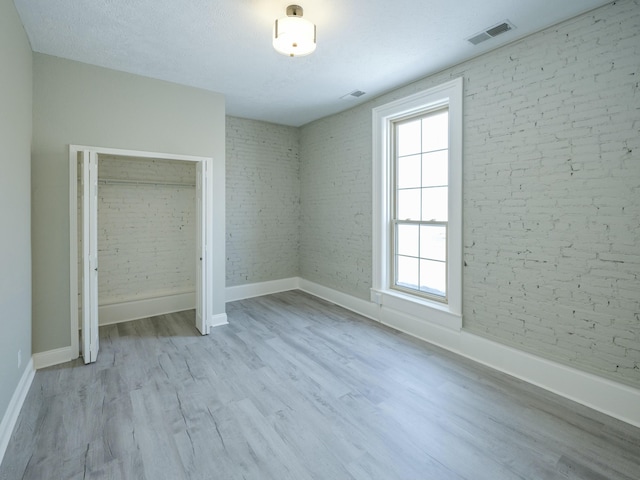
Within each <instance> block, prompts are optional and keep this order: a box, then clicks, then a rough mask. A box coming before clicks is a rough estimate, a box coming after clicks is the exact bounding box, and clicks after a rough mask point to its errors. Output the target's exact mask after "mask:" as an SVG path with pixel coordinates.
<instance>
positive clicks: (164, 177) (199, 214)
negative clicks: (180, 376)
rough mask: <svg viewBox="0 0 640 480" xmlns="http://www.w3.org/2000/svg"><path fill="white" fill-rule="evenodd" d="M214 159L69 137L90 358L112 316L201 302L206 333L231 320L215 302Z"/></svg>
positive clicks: (76, 301) (75, 316)
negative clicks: (76, 142) (73, 141)
mask: <svg viewBox="0 0 640 480" xmlns="http://www.w3.org/2000/svg"><path fill="white" fill-rule="evenodd" d="M211 162H212V159H210V158H206V157H193V156H185V155H172V154H158V153H151V152H134V151H124V150H115V149H103V148H94V147H81V146H73V145H72V146H71V147H70V174H71V175H70V204H71V205H70V214H71V216H70V220H71V222H70V223H71V225H70V233H71V242H70V243H71V252H70V254H71V259H70V266H71V285H70V290H71V308H70V310H71V338H72V350H73V352H74V353H75V352H77V354H76V355H75V356H76V357H77V356H79V354H80V353H82V356H83V358H84V361H85V363H90V362H93V361H95V360H96V358H97V354H98V350H99V337H98V329H99V327H100V326H103V325H109V324H113V323H119V322H125V321H130V320H137V319H141V318H147V317H151V316H156V315H161V314H167V313H174V312H179V311H184V310H192V309H195V312H196V313H195V319H194V322H195V326H196V328H197V329H198V330H199V331H200V333H202V334H203V335H206V334H208V333H209V329H210V328H211V326H213V325H214V324H215V325H220V324H224V323H226V315H222V316H221V315H215V317H216V318H215V319H214V318H213V317H214V316H213V315H212V313H213V312H212V307H211V304H212V289H213V287H214V283H213V280H212V277H213V268H212V267H213V261H212V260H213V255H212V254H211V253H212V250H213V249H212V248H210V247H209V245H210V244H211V243H212V240H211V239H212V233H213V228H212V227H213V218H212V215H211V213H212V212H213V211H214V209H213V208H212V197H213V195H212V193H213V192H212V186H213V183H212V178H211V177H212V175H211V174H209V172H211V170H212V168H211ZM74 187H75V188H74ZM74 220H75V221H74ZM223 255H224V253H223ZM222 288H224V286H222ZM74 339H75V342H74ZM74 343H75V344H74Z"/></svg>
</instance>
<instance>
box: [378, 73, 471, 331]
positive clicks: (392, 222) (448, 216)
mask: <svg viewBox="0 0 640 480" xmlns="http://www.w3.org/2000/svg"><path fill="white" fill-rule="evenodd" d="M373 127H374V132H373V138H374V145H373V153H374V160H373V163H374V164H373V169H374V175H373V176H374V195H373V197H374V198H373V200H374V205H373V212H374V220H373V223H374V232H373V240H374V242H373V243H374V244H373V252H374V262H373V271H374V278H373V289H372V300H373V301H375V302H376V303H378V304H380V305H383V306H386V307H389V308H393V309H395V310H399V311H401V312H404V313H409V314H412V315H414V316H418V317H420V318H426V319H428V320H431V321H433V322H435V323H439V324H441V325H444V326H448V327H452V328H460V327H461V325H462V316H461V299H462V292H461V290H462V79H456V80H453V81H451V82H447V83H446V84H444V85H440V86H438V87H435V88H432V89H429V90H427V91H424V92H420V93H418V94H415V95H412V96H410V97H407V98H404V99H400V100H397V101H395V102H392V103H389V104H387V105H383V106H381V107H377V108H375V109H374V110H373Z"/></svg>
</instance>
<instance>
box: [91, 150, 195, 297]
mask: <svg viewBox="0 0 640 480" xmlns="http://www.w3.org/2000/svg"><path fill="white" fill-rule="evenodd" d="M107 178H108V179H120V180H144V181H152V182H158V184H153V185H145V184H140V185H130V184H117V183H113V184H109V183H107V184H103V183H100V184H99V185H98V262H99V269H100V270H99V272H100V275H99V277H98V283H99V285H98V291H99V303H100V304H101V305H105V304H112V303H121V302H126V301H131V300H140V299H146V298H155V297H162V296H165V295H172V294H178V293H185V292H193V291H194V290H195V255H196V252H195V250H196V248H195V245H196V238H195V228H196V227H195V206H196V199H195V186H193V185H195V164H194V163H192V162H179V161H166V160H146V159H144V160H140V159H131V158H123V157H120V158H109V157H103V156H101V157H100V158H99V163H98V179H99V180H101V179H107ZM163 183H180V184H182V183H184V184H191V185H192V186H172V185H163Z"/></svg>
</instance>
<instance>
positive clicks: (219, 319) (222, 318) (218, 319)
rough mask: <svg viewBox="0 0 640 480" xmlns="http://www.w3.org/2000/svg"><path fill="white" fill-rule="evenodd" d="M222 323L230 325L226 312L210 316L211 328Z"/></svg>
mask: <svg viewBox="0 0 640 480" xmlns="http://www.w3.org/2000/svg"><path fill="white" fill-rule="evenodd" d="M222 325H229V321H228V320H227V314H226V313H218V314H217V315H212V316H211V317H210V318H209V328H215V327H221V326H222Z"/></svg>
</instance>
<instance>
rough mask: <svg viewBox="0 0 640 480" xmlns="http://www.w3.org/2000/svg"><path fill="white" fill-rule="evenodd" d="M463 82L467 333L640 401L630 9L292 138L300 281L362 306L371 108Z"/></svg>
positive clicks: (636, 23) (581, 21)
mask: <svg viewBox="0 0 640 480" xmlns="http://www.w3.org/2000/svg"><path fill="white" fill-rule="evenodd" d="M459 76H463V77H464V82H465V92H464V109H465V117H464V179H463V186H464V187H463V188H464V194H463V195H464V210H463V215H464V261H465V264H466V267H465V268H464V280H463V281H464V286H463V313H464V328H465V329H466V330H469V331H472V332H474V333H476V334H480V335H485V336H487V337H491V338H493V339H497V340H498V341H501V342H503V343H506V344H510V345H514V346H516V347H517V348H520V349H523V350H527V351H531V352H533V353H535V354H538V355H542V356H545V357H548V358H551V359H555V360H559V361H561V362H564V363H567V364H569V365H572V366H575V367H578V368H580V369H583V370H586V371H591V372H595V373H597V374H600V375H603V376H606V377H609V378H612V379H615V380H618V381H622V382H626V383H629V384H631V385H634V386H636V387H640V2H639V1H638V0H626V1H621V2H615V3H613V4H610V5H607V6H605V7H602V8H600V9H598V10H595V11H593V12H591V13H589V14H585V15H582V16H580V17H577V18H575V19H572V20H570V21H567V22H564V23H563V24H560V25H558V26H555V27H552V28H549V29H547V30H545V31H543V32H540V33H538V34H535V35H532V36H529V37H527V38H525V39H523V40H521V41H519V42H517V43H515V44H512V45H509V46H506V47H503V48H500V49H498V50H495V51H493V52H490V53H488V54H485V55H483V56H481V57H478V58H476V59H473V60H471V61H468V62H465V63H463V64H461V65H458V66H456V67H453V68H451V69H448V70H446V71H444V72H441V73H439V74H436V75H434V76H431V77H428V78H426V79H423V80H421V81H419V82H416V83H414V84H411V85H409V86H407V87H404V88H401V89H398V90H396V91H394V92H392V93H390V94H387V95H385V96H383V97H380V98H378V99H374V100H373V101H371V102H369V103H366V104H364V105H362V106H359V107H356V108H354V109H352V110H350V111H347V112H344V113H341V114H338V115H334V116H332V117H329V118H326V119H322V120H319V121H317V122H314V123H312V124H309V125H307V126H305V127H303V128H302V129H301V136H300V139H301V145H300V150H301V191H302V197H301V202H302V205H301V211H302V224H301V256H300V272H301V276H302V277H304V278H307V279H309V280H312V281H315V282H318V283H321V284H323V285H327V286H330V287H333V288H337V289H339V290H341V291H345V292H347V293H350V294H353V295H356V296H358V297H360V298H365V299H366V298H368V288H369V287H370V286H371V247H370V244H371V218H370V215H371V214H370V211H371V178H370V177H371V173H370V169H371V141H372V140H371V108H372V107H375V106H378V105H382V104H385V103H387V102H389V101H392V100H394V99H397V98H401V97H404V96H406V95H409V94H411V93H414V92H417V91H420V90H424V89H425V88H429V87H432V86H435V85H438V84H440V83H442V82H444V81H447V80H448V79H450V78H455V77H459ZM363 88H364V89H365V90H366V86H363Z"/></svg>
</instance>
